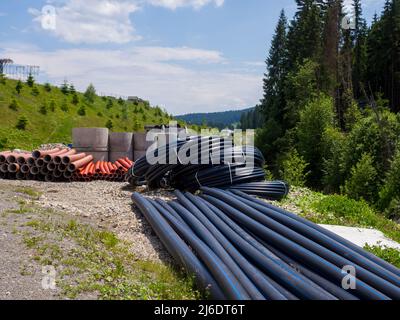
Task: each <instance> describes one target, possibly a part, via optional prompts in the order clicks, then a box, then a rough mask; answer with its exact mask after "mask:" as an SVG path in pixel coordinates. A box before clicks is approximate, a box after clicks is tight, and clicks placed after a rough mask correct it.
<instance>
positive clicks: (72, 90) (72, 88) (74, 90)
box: [69, 84, 76, 94]
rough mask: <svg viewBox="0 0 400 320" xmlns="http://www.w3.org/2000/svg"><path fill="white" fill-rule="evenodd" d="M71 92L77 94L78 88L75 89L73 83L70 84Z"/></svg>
mask: <svg viewBox="0 0 400 320" xmlns="http://www.w3.org/2000/svg"><path fill="white" fill-rule="evenodd" d="M69 93H71V94H76V89H75V86H74V85H73V84H71V85H70V86H69Z"/></svg>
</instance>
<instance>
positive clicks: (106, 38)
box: [28, 0, 139, 44]
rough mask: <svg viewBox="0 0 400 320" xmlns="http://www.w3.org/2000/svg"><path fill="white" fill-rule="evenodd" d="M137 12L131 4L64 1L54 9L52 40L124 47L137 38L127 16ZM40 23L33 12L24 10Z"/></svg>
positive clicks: (107, 0)
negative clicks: (54, 38) (59, 39)
mask: <svg viewBox="0 0 400 320" xmlns="http://www.w3.org/2000/svg"><path fill="white" fill-rule="evenodd" d="M138 9H139V7H138V5H137V4H136V3H135V1H116V0H85V1H81V0H66V1H65V3H64V4H63V5H61V6H57V7H56V28H55V30H51V31H50V32H52V33H53V34H54V35H55V36H57V37H59V38H61V39H63V40H64V41H67V42H70V43H75V44H78V43H91V44H96V43H118V44H122V43H128V42H130V41H133V40H136V39H138V38H139V37H138V36H137V35H136V34H135V29H134V27H133V25H132V22H131V20H130V15H131V14H132V13H134V12H136V11H137V10H138ZM28 12H30V13H31V14H32V15H34V16H35V19H34V21H35V22H37V23H39V24H40V23H41V20H42V15H41V12H40V11H38V10H37V9H32V8H30V9H29V10H28Z"/></svg>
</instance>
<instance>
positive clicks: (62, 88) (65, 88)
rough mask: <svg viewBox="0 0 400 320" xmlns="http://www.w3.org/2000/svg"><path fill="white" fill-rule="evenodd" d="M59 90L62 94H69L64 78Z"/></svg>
mask: <svg viewBox="0 0 400 320" xmlns="http://www.w3.org/2000/svg"><path fill="white" fill-rule="evenodd" d="M60 90H61V92H62V93H63V94H65V95H68V94H69V85H68V82H67V81H66V80H65V81H64V82H63V84H62V85H61V88H60Z"/></svg>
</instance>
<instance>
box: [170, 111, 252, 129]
mask: <svg viewBox="0 0 400 320" xmlns="http://www.w3.org/2000/svg"><path fill="white" fill-rule="evenodd" d="M251 109H252V108H250V109H245V110H238V111H224V112H212V113H190V114H186V115H181V116H176V117H175V118H176V119H179V120H182V121H185V122H186V123H188V124H193V125H207V126H209V127H215V128H218V129H225V128H227V127H231V126H232V125H234V124H236V123H239V122H240V118H241V116H242V115H243V114H244V113H246V112H248V111H249V110H251Z"/></svg>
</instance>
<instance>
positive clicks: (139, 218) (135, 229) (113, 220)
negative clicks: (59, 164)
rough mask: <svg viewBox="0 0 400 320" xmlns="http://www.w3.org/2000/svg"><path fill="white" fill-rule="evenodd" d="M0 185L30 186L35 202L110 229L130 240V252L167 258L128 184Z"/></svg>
mask: <svg viewBox="0 0 400 320" xmlns="http://www.w3.org/2000/svg"><path fill="white" fill-rule="evenodd" d="M1 186H3V189H4V187H6V188H7V187H8V188H9V189H14V190H16V189H18V188H33V189H35V190H37V191H39V192H40V193H41V195H40V197H39V198H38V200H37V201H35V202H36V203H37V204H38V205H39V206H41V207H43V208H47V209H54V210H58V211H62V212H65V213H68V214H70V215H71V216H76V217H81V218H87V219H90V220H92V221H93V222H94V223H96V224H97V226H98V227H99V228H104V229H108V230H111V231H112V232H114V233H115V234H116V235H117V236H118V237H120V238H121V239H123V240H127V241H129V242H131V243H132V244H134V246H132V252H133V253H134V254H135V256H137V257H138V259H143V260H150V261H155V262H161V261H166V262H170V260H169V259H170V256H169V255H168V253H167V252H166V251H165V249H164V247H163V246H162V244H161V243H160V241H159V240H158V238H157V237H156V235H155V234H154V232H153V231H152V229H151V227H150V225H149V224H148V223H147V221H146V220H145V218H144V217H143V215H142V214H141V213H140V212H139V211H138V210H137V209H136V208H135V207H134V206H133V205H132V200H131V195H132V192H133V191H134V190H133V189H132V188H130V187H129V185H128V184H124V183H118V182H108V181H93V182H89V183H80V182H75V183H44V182H40V181H16V180H0V188H1ZM136 191H138V190H136ZM139 192H144V190H139ZM146 195H147V196H150V197H159V198H162V199H171V197H172V195H171V194H170V193H168V192H165V191H161V192H160V191H157V193H155V192H148V193H146ZM0 201H1V202H2V201H3V200H2V199H1V200H0Z"/></svg>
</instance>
